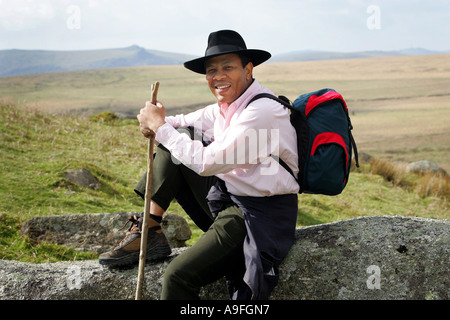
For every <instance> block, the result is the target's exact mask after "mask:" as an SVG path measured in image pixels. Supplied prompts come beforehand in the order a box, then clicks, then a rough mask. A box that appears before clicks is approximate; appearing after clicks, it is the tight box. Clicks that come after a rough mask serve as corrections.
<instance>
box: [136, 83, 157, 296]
mask: <svg viewBox="0 0 450 320" xmlns="http://www.w3.org/2000/svg"><path fill="white" fill-rule="evenodd" d="M158 89H159V82H155V83H153V84H152V104H156V96H157V94H158ZM154 144H155V134H154V133H153V132H152V133H151V135H150V136H149V139H148V155H147V184H146V187H145V205H144V217H143V221H142V230H141V249H140V252H139V269H138V270H139V271H138V280H137V286H136V296H135V300H141V298H142V285H143V284H144V269H145V259H146V255H147V238H148V219H150V202H151V200H152V177H153V145H154Z"/></svg>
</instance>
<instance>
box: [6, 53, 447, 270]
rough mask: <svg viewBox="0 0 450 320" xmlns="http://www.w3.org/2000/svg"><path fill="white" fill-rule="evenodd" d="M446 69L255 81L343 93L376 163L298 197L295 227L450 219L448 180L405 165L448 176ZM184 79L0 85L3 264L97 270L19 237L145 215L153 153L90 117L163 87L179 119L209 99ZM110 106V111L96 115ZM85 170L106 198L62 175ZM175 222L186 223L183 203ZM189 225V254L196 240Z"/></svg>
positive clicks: (435, 64) (379, 69)
mask: <svg viewBox="0 0 450 320" xmlns="http://www.w3.org/2000/svg"><path fill="white" fill-rule="evenodd" d="M448 57H449V56H448V55H443V56H441V55H438V56H423V57H402V58H383V59H357V60H342V61H333V62H331V61H328V62H327V61H325V62H314V63H312V62H311V63H310V62H308V63H292V64H277V65H276V64H267V65H265V66H264V65H263V66H261V67H259V69H256V70H255V77H256V78H257V79H258V80H260V82H261V83H263V84H265V85H267V86H269V87H271V88H272V89H273V90H274V91H275V92H276V93H278V94H285V95H287V96H289V97H290V98H291V99H293V98H295V95H296V94H297V92H306V91H311V90H314V89H316V88H320V87H332V88H335V89H337V90H339V91H340V92H342V93H343V95H344V97H347V101H348V104H349V108H350V111H351V113H352V120H353V124H354V127H355V130H354V131H355V132H354V133H355V138H356V140H357V143H358V146H359V149H360V150H361V151H364V152H368V153H370V154H371V155H373V156H374V157H376V161H373V162H372V163H365V164H363V166H362V168H360V169H359V170H354V171H353V172H352V174H351V176H350V180H349V183H348V186H347V188H346V189H345V190H344V192H343V193H342V194H341V195H339V196H336V197H327V196H320V195H299V215H298V225H299V226H306V225H314V224H319V223H327V222H332V221H337V220H343V219H349V218H353V217H359V216H373V215H403V216H419V217H431V218H438V219H449V218H450V213H449V212H450V210H449V209H450V204H449V199H450V195H449V193H450V192H449V188H450V186H449V179H447V178H437V177H432V176H418V175H413V174H406V173H405V172H403V171H402V166H401V165H399V164H398V162H399V161H412V160H420V159H427V160H433V161H435V162H437V163H438V164H439V165H440V166H441V167H443V168H444V169H446V170H447V171H450V170H449V169H450V168H449V163H450V160H449V152H448V151H449V146H450V143H449V139H450V138H449V133H450V132H449V131H450V128H449V126H448V125H446V121H447V119H449V115H450V106H449V104H448V95H449V94H450V92H449V91H450V86H449V80H448V79H450V77H449V74H450V63H449V62H448V60H450V59H448ZM177 68H178V67H148V68H123V69H112V70H109V71H108V70H103V71H98V70H97V71H85V72H73V73H61V74H59V73H55V74H46V75H35V76H23V77H7V78H0V97H1V98H0V100H2V101H3V103H2V104H1V107H0V153H1V158H0V168H1V169H0V170H1V176H0V259H16V260H21V261H33V262H46V261H50V262H52V261H60V260H73V259H92V258H94V259H95V258H96V255H95V254H92V253H81V252H76V251H74V250H72V249H70V248H66V247H62V246H58V245H54V244H50V243H41V244H34V243H31V242H30V241H29V240H28V239H26V238H23V237H21V236H20V227H21V225H22V223H23V222H24V221H26V220H27V219H29V218H31V217H34V216H38V215H59V214H71V213H98V212H120V211H128V212H140V211H142V208H143V203H142V201H141V200H140V198H138V197H137V196H136V195H135V194H134V192H133V191H132V189H133V187H134V184H135V183H136V182H137V180H138V179H139V178H140V177H141V175H142V174H143V173H144V168H145V165H146V159H145V152H146V146H147V142H146V140H145V139H143V138H142V136H141V135H140V133H139V130H138V125H137V121H136V120H133V119H128V120H127V119H125V120H116V121H113V122H94V121H90V120H89V118H88V117H86V116H85V115H88V114H92V113H98V112H100V111H106V110H107V111H114V112H124V113H127V112H128V111H129V110H134V109H133V108H135V107H134V106H135V105H136V104H140V103H141V100H145V99H147V97H146V96H145V95H146V94H145V91H148V90H147V89H148V84H149V83H151V82H152V81H154V80H159V81H161V91H160V92H161V93H160V99H161V100H163V101H164V102H166V101H167V104H168V106H169V105H171V106H172V107H173V108H172V109H171V110H169V111H174V110H176V109H177V110H179V109H178V108H181V107H183V106H189V105H191V106H192V105H195V104H196V103H198V102H199V101H200V102H207V101H208V99H209V100H210V99H211V98H210V97H209V96H210V93H208V92H207V88H206V87H205V85H204V83H203V81H204V80H203V79H201V78H198V76H195V75H194V76H192V75H190V74H188V73H186V74H185V73H184V71H182V70H179V69H177ZM280 68H281V69H282V68H285V69H284V70H283V72H280V71H279V70H280ZM277 70H278V71H277ZM294 70H296V71H295V72H294ZM383 70H384V71H383ZM388 70H392V72H388ZM170 71H172V72H173V74H171V72H170ZM339 71H341V72H340V73H339ZM114 75H115V78H114ZM179 75H184V76H182V77H180V78H178V76H179ZM183 77H184V78H183ZM414 77H415V78H414ZM83 79H84V80H83ZM101 79H103V80H104V82H102V81H100V80H101ZM107 79H109V80H110V81H109V82H108V83H109V84H108V83H107V81H106V80H107ZM113 79H116V80H117V79H122V80H120V81H119V80H118V81H117V82H116V84H114V82H113ZM127 79H128V80H127ZM141 82H142V83H143V84H142V83H141ZM138 83H140V87H139V86H137V84H138ZM6 87H8V88H9V89H5V88H6ZM138 87H139V88H140V89H139V88H138ZM177 88H178V90H181V91H178V90H177ZM119 89H120V90H119ZM140 91H143V92H144V94H142V93H141V92H140ZM138 92H139V94H138ZM95 93H97V95H95ZM127 93H128V94H127ZM133 93H134V94H135V96H133ZM188 93H189V94H188ZM170 95H173V97H172V98H170V99H169V96H170ZM108 96H109V99H112V100H111V101H110V102H111V103H110V105H109V107H106V106H100V105H102V104H103V103H104V101H106V100H104V99H106V97H108ZM113 97H114V98H113ZM194 97H196V99H194ZM114 99H115V100H114ZM171 99H172V100H171ZM113 100H114V101H113ZM83 101H89V103H87V104H85V105H83ZM95 101H98V102H97V103H98V105H97V104H96V103H95ZM127 101H128V102H127ZM169 101H170V102H171V103H169ZM65 103H67V104H65ZM58 106H60V107H61V106H63V108H61V109H58ZM96 106H100V107H96ZM130 106H131V107H130ZM108 108H110V109H108ZM138 108H139V107H137V108H136V110H137V109H138ZM91 109H92V110H91ZM63 110H66V111H67V110H71V111H76V110H77V112H70V113H68V112H62V111H63ZM86 110H91V111H89V112H84V111H86ZM80 112H81V113H80ZM83 112H84V113H83ZM383 158H389V159H390V160H389V161H387V160H384V159H383ZM393 160H395V162H394V161H393ZM80 168H87V169H89V170H90V171H91V172H92V173H93V174H94V175H95V176H96V177H97V178H98V179H99V181H100V183H101V185H102V186H101V188H100V189H98V190H90V189H85V188H81V187H78V186H76V185H73V184H71V183H70V182H69V181H67V180H66V179H65V178H64V173H65V171H67V170H69V169H80ZM386 172H387V173H386ZM392 172H394V173H392ZM169 210H170V211H171V212H175V213H180V214H182V215H184V213H183V211H182V209H181V208H180V207H179V206H178V205H177V204H176V203H173V204H172V205H171V207H170V208H169ZM184 216H185V215H184ZM185 217H186V216H185ZM188 222H189V223H191V229H192V230H193V233H194V236H193V239H192V240H191V242H190V244H192V243H193V242H195V241H196V239H197V238H198V237H199V235H200V234H201V232H200V231H199V230H198V229H196V228H195V226H194V225H193V224H192V222H191V221H190V220H189V219H188Z"/></svg>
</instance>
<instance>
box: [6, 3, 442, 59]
mask: <svg viewBox="0 0 450 320" xmlns="http://www.w3.org/2000/svg"><path fill="white" fill-rule="evenodd" d="M373 4H375V5H376V6H378V7H379V8H380V13H381V28H379V29H376V30H369V29H368V28H367V19H368V18H369V16H370V13H368V12H367V8H368V7H369V6H370V5H373ZM70 6H76V7H77V8H79V11H78V14H79V16H78V17H74V16H73V15H74V14H76V12H73V11H70V12H68V8H69V7H70ZM76 18H78V20H76ZM70 19H73V20H70ZM449 19H450V2H449V1H448V0H434V1H419V0H395V1H394V0H377V1H372V0H322V1H316V0H302V1H298V0H227V1H217V0H165V1H160V0H158V1H156V0H127V1H123V0H0V49H6V48H13V47H14V48H25V49H53V50H55V49H63V50H74V49H98V48H113V47H125V46H129V45H132V44H137V45H140V46H143V47H146V48H149V49H156V50H162V51H173V52H184V53H190V54H195V55H202V54H203V53H204V50H205V48H206V40H207V37H208V35H209V33H210V32H212V31H216V30H219V29H225V28H227V29H234V30H236V31H238V32H240V33H241V34H242V36H243V37H244V39H245V40H246V42H247V45H248V46H249V47H252V48H262V49H266V50H268V51H270V52H272V53H274V54H277V53H282V52H287V51H294V50H305V49H316V50H329V51H332V50H334V51H355V50H390V49H392V50H395V49H401V48H406V47H410V46H411V45H413V46H423V47H427V48H428V49H434V50H444V49H450V48H449V46H448V44H447V43H448V34H449V33H450V29H449V28H450V27H449V24H448V20H449ZM74 21H75V22H76V21H78V22H79V28H72V27H70V26H74V24H73V23H72V24H70V22H74ZM437 30H440V31H439V32H436V31H437Z"/></svg>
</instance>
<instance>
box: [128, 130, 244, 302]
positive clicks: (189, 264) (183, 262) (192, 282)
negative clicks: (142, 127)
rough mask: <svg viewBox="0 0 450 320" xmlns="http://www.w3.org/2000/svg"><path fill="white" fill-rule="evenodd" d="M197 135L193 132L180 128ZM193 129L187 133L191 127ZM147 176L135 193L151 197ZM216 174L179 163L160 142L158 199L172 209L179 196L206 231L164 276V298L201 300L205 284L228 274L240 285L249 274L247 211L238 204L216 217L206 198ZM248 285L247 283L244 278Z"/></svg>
mask: <svg viewBox="0 0 450 320" xmlns="http://www.w3.org/2000/svg"><path fill="white" fill-rule="evenodd" d="M178 130H179V131H184V132H186V133H188V134H190V135H191V138H193V139H201V137H198V136H194V133H193V131H192V130H187V129H186V128H180V129H178ZM186 130H187V131H186ZM145 179H146V175H144V176H143V178H142V179H141V181H139V183H138V184H137V186H136V188H135V191H136V193H138V194H139V195H141V196H142V197H144V195H145V186H146V183H145ZM216 182H217V178H216V177H215V176H211V177H203V176H200V175H198V174H196V173H195V172H193V171H192V170H190V169H189V168H187V167H186V166H184V165H182V164H179V163H178V162H177V161H176V160H175V161H174V159H172V156H171V154H170V152H169V151H167V149H165V148H164V147H162V146H159V147H158V148H157V149H156V155H155V158H154V163H153V181H152V200H153V201H154V202H156V203H157V204H158V205H159V206H160V207H161V208H163V209H164V210H167V208H168V207H169V205H170V202H171V201H172V200H173V199H176V200H177V201H178V203H179V204H180V205H181V207H182V208H183V209H184V210H185V211H186V213H187V214H188V215H189V216H190V217H191V219H192V220H193V221H194V222H195V223H196V225H197V226H198V227H199V228H200V229H202V230H203V231H205V234H204V235H203V236H202V237H201V238H200V239H199V240H198V241H197V242H196V243H195V244H194V245H193V246H192V247H190V248H189V249H188V250H186V251H184V252H183V253H182V254H180V255H179V256H177V257H176V258H175V259H174V260H173V261H172V262H171V263H170V264H169V266H168V267H167V269H166V272H165V274H164V280H163V288H162V293H161V299H172V300H175V299H190V300H192V299H199V292H200V288H201V287H202V286H205V285H207V284H209V283H211V282H214V281H216V280H218V279H220V278H222V277H223V276H226V277H227V279H228V280H232V281H234V282H238V283H239V281H240V280H239V279H242V276H243V274H244V272H245V264H244V255H243V241H244V238H245V236H246V234H247V231H246V227H245V223H244V219H243V214H242V211H241V209H240V208H239V207H238V206H236V205H231V206H229V207H227V208H226V209H225V210H222V211H221V212H220V213H219V215H218V216H217V217H216V218H215V219H214V218H213V216H212V214H211V212H210V210H209V207H208V203H207V201H206V196H207V194H208V191H209V190H210V188H211V187H212V186H213V185H214V184H215V183H216ZM242 285H243V286H245V284H244V283H243V282H242Z"/></svg>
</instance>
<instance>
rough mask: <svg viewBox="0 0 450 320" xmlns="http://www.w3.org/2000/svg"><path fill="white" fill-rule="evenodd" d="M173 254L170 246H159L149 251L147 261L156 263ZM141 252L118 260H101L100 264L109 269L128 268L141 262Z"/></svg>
mask: <svg viewBox="0 0 450 320" xmlns="http://www.w3.org/2000/svg"><path fill="white" fill-rule="evenodd" d="M171 253H172V249H171V248H170V246H169V245H157V246H155V247H153V248H150V249H147V253H146V257H145V260H146V261H155V260H161V259H164V258H166V257H167V256H169V255H170V254H171ZM139 254H140V252H139V251H136V252H132V253H130V254H127V255H124V256H122V257H118V258H107V259H99V263H100V264H102V265H106V266H108V267H116V266H127V265H132V264H135V263H137V262H139Z"/></svg>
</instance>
